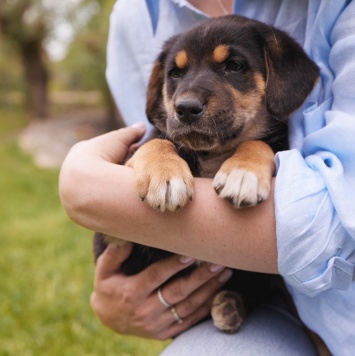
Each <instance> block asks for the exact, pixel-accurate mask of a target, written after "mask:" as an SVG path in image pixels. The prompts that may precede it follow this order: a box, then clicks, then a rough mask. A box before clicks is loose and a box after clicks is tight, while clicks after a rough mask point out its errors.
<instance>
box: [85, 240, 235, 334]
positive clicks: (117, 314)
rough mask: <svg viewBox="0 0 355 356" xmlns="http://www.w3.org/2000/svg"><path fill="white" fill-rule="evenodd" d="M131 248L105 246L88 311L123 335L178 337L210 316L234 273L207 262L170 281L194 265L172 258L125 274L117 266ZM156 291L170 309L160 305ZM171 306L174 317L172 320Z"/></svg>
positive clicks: (127, 244) (176, 257)
mask: <svg viewBox="0 0 355 356" xmlns="http://www.w3.org/2000/svg"><path fill="white" fill-rule="evenodd" d="M131 250H132V244H131V243H128V242H127V243H125V244H124V245H123V246H121V247H116V246H115V245H109V246H108V247H107V248H106V250H105V251H104V252H103V253H102V255H100V257H99V258H98V260H97V267H96V275H95V285H94V291H93V293H92V296H91V306H92V309H93V310H94V312H95V313H96V315H97V316H98V318H99V319H100V320H101V322H102V323H103V324H104V325H106V326H107V327H109V328H111V329H113V330H114V331H116V332H118V333H122V334H127V335H136V336H141V337H146V338H154V339H158V340H166V339H168V338H171V337H174V336H176V335H178V334H180V333H181V332H183V331H184V330H186V329H188V328H189V327H190V326H192V325H194V324H195V323H197V322H198V321H200V320H201V319H202V318H204V317H205V316H207V315H208V314H209V312H210V309H211V305H212V300H213V297H214V296H215V294H216V293H217V291H218V290H219V289H220V288H221V286H222V285H223V284H224V283H225V282H226V281H227V280H228V279H229V278H230V277H231V274H232V272H231V270H229V269H225V268H224V267H222V266H218V265H213V264H207V263H206V264H202V265H201V266H200V267H198V268H196V269H195V270H194V271H193V272H192V273H191V275H189V276H187V277H179V278H176V279H174V280H172V281H168V280H169V279H170V278H171V277H172V276H173V275H175V274H176V273H177V272H179V271H181V270H183V269H184V268H186V267H188V266H190V265H191V264H192V263H193V262H194V260H193V259H191V258H188V257H183V256H178V255H175V256H173V257H172V258H170V259H168V260H164V261H160V262H157V263H155V264H153V265H151V266H149V267H148V268H146V269H145V270H143V271H142V272H140V273H138V274H136V275H134V276H126V275H124V274H122V273H121V272H120V266H121V265H122V263H123V262H124V261H125V260H126V259H127V257H128V256H129V254H130V252H131ZM167 281H168V282H167ZM159 289H160V291H161V293H162V296H163V300H165V302H166V303H168V304H170V305H171V307H169V306H164V305H163V303H162V302H161V300H160V299H159V297H158V293H157V292H158V290H159ZM173 307H174V308H175V311H176V313H177V315H178V316H176V315H175V317H174V313H173V312H172V310H171V309H172V308H173ZM176 318H177V319H179V318H181V320H182V322H181V321H180V322H178V321H177V320H176Z"/></svg>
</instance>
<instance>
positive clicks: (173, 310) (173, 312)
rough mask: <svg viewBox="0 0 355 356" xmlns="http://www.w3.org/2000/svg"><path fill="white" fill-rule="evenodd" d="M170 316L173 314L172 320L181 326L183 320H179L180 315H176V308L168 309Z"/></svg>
mask: <svg viewBox="0 0 355 356" xmlns="http://www.w3.org/2000/svg"><path fill="white" fill-rule="evenodd" d="M170 311H171V314H173V317H174V319H175V320H176V321H177V322H178V323H179V324H182V323H183V322H184V320H182V318H180V315H179V314H178V313H177V311H176V308H175V307H172V308H171V309H170Z"/></svg>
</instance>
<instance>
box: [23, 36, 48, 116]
mask: <svg viewBox="0 0 355 356" xmlns="http://www.w3.org/2000/svg"><path fill="white" fill-rule="evenodd" d="M20 46H21V48H20V49H21V56H22V62H23V66H24V74H25V78H26V81H27V110H28V113H29V115H30V117H31V118H35V119H44V118H47V117H48V71H47V67H46V65H45V61H44V58H43V57H44V56H43V52H42V48H41V43H40V42H35V41H34V42H26V43H21V44H20Z"/></svg>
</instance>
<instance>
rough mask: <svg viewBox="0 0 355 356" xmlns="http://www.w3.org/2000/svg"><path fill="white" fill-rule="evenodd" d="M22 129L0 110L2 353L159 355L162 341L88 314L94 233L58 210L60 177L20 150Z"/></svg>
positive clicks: (14, 116) (16, 117) (17, 119)
mask: <svg viewBox="0 0 355 356" xmlns="http://www.w3.org/2000/svg"><path fill="white" fill-rule="evenodd" d="M24 125H25V120H24V118H23V115H22V114H21V112H20V111H16V110H15V111H14V110H12V111H4V110H0V162H1V165H0V249H1V259H0V275H1V284H0V355H11V356H12V355H36V356H37V355H60V356H62V355H75V356H78V355H100V356H101V355H103V356H105V355H115V356H117V355H118V356H121V355H142V356H149V355H157V354H158V353H159V351H160V350H162V347H163V344H162V343H160V342H157V341H150V340H143V339H138V338H134V337H127V336H120V335H116V334H114V333H113V332H112V331H110V330H108V329H106V328H104V327H103V326H102V325H101V324H100V322H99V321H98V320H97V319H96V318H95V316H94V314H93V313H92V311H91V309H90V306H89V297H90V293H91V290H92V280H93V273H94V265H93V260H92V253H91V235H92V234H91V232H90V231H87V230H84V229H82V228H80V227H78V226H76V225H75V224H74V223H72V222H71V221H69V219H68V218H67V216H66V215H65V213H64V211H63V209H62V208H61V206H60V203H59V199H58V191H57V186H58V171H57V170H42V169H39V168H36V167H35V165H34V164H33V163H32V161H31V158H30V157H28V156H26V155H25V154H24V153H23V152H21V150H20V149H19V148H18V146H17V144H16V137H17V134H18V132H19V131H20V130H21V128H22V127H24Z"/></svg>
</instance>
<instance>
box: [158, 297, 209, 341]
mask: <svg viewBox="0 0 355 356" xmlns="http://www.w3.org/2000/svg"><path fill="white" fill-rule="evenodd" d="M212 300H213V297H211V298H210V299H209V300H208V301H207V302H206V303H204V304H202V305H201V306H200V307H199V308H198V309H197V310H196V311H195V312H194V313H192V314H190V315H189V316H188V317H186V318H182V320H183V321H182V323H179V322H177V321H176V320H175V318H174V316H173V314H172V312H171V310H167V311H166V312H165V315H166V317H167V318H168V319H170V320H171V322H170V324H169V325H168V326H165V328H163V329H161V330H159V332H157V335H158V339H160V340H167V339H169V338H172V337H175V336H177V335H179V334H181V333H182V332H184V331H185V330H187V329H189V328H190V327H191V326H193V325H195V324H196V323H198V322H199V321H200V320H202V319H203V318H205V317H206V316H208V315H209V314H210V312H211V305H212ZM176 312H177V313H178V315H179V316H180V312H179V310H178V308H176ZM180 317H181V316H180ZM165 325H167V324H165Z"/></svg>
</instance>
